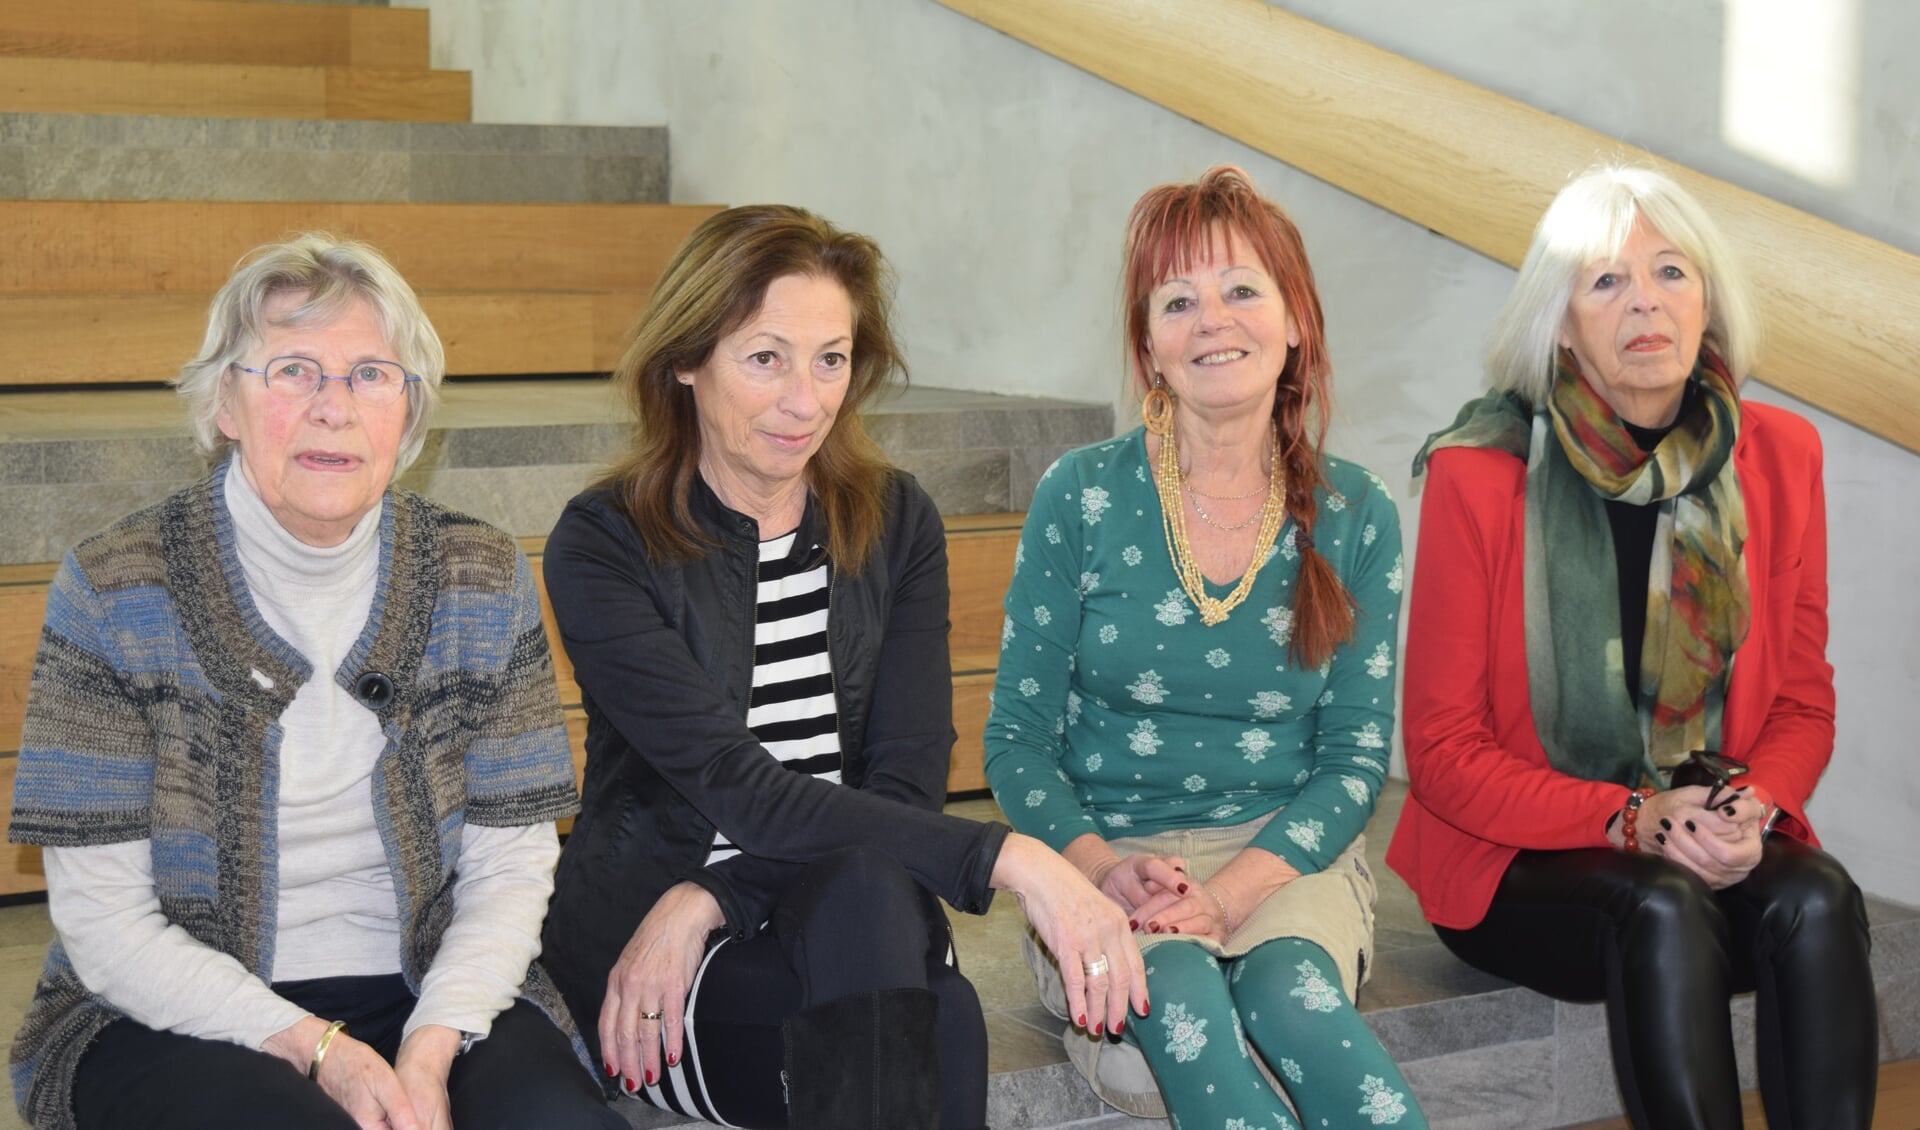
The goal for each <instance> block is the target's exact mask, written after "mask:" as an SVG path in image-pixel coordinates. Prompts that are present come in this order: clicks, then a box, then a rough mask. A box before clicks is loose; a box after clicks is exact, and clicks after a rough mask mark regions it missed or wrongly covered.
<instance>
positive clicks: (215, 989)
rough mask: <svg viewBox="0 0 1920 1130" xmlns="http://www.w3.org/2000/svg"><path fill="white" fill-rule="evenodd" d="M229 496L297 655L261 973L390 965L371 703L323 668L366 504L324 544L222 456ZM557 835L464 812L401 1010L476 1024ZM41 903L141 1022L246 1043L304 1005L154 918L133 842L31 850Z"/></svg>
mask: <svg viewBox="0 0 1920 1130" xmlns="http://www.w3.org/2000/svg"><path fill="white" fill-rule="evenodd" d="M225 487H226V499H227V508H228V511H229V513H230V514H231V516H232V519H233V529H234V541H235V548H236V549H237V551H238V553H239V557H240V565H241V569H242V571H243V572H244V573H245V574H246V578H247V588H248V592H249V593H250V594H251V596H252V597H253V602H254V605H255V607H256V608H258V609H259V611H260V615H261V618H262V619H263V620H265V621H266V623H267V626H268V627H270V628H271V629H272V630H273V631H274V632H275V633H276V634H278V635H279V636H280V637H281V638H282V639H284V640H285V641H286V642H287V643H288V644H289V645H291V646H292V647H293V649H294V650H295V651H298V652H299V653H300V654H301V656H303V657H304V658H305V659H306V660H307V661H308V662H309V663H310V664H311V665H312V667H313V676H312V677H311V678H309V679H308V680H307V682H306V683H305V684H303V685H302V686H301V687H300V689H299V690H298V692H296V693H295V695H294V698H293V701H292V703H290V704H289V705H288V707H287V709H286V711H285V712H284V713H282V714H281V716H280V727H281V730H282V732H283V735H284V736H283V738H282V740H281V747H280V798H279V812H278V821H279V860H280V874H279V887H280V894H279V905H278V907H277V908H276V913H277V917H276V922H277V927H278V930H277V933H276V935H275V939H274V965H273V970H272V975H271V980H274V981H297V980H306V979H309V978H315V977H344V976H361V975H377V974H385V973H396V972H399V970H400V923H399V918H398V913H397V908H396V905H395V902H394V886H393V875H392V873H391V870H390V869H389V867H388V864H387V856H386V850H385V848H384V847H383V846H382V844H381V842H380V834H379V830H378V829H377V828H376V827H375V825H374V818H373V793H372V782H373V770H374V765H375V763H376V762H377V761H378V759H379V757H380V754H381V752H382V751H383V750H384V749H385V748H386V736H385V735H384V734H383V733H382V732H381V729H380V722H379V719H378V717H377V716H376V715H375V714H374V713H373V712H372V711H370V710H368V709H367V708H366V707H365V706H363V705H361V704H360V702H359V701H358V700H356V699H355V698H354V697H353V696H352V694H351V693H349V692H348V691H347V690H346V689H345V688H344V687H342V686H341V685H340V684H339V682H338V681H337V680H336V679H335V677H334V674H335V672H337V671H338V670H339V668H340V665H341V663H342V661H343V660H344V659H345V657H346V655H347V653H348V652H349V651H350V650H351V649H352V648H353V645H354V644H355V643H356V642H357V641H358V640H359V638H360V635H361V633H362V632H363V631H364V629H365V627H366V622H367V614H368V610H369V609H370V608H371V607H372V603H373V596H374V590H375V587H376V585H377V584H378V581H379V567H380V541H379V530H380V515H381V510H380V508H379V507H375V508H374V510H373V511H372V512H371V513H369V514H367V515H366V516H365V517H364V518H362V519H361V520H360V522H359V523H358V524H357V525H356V526H355V527H354V529H353V532H352V533H351V534H349V535H348V537H347V539H346V540H345V541H344V542H342V543H341V544H339V545H337V546H332V547H329V548H324V549H322V548H316V547H314V546H310V545H307V544H305V543H303V542H301V541H299V540H298V539H297V538H295V537H294V536H293V535H292V534H290V533H288V532H287V530H286V529H285V527H283V526H281V525H280V523H279V521H278V520H276V519H275V518H274V516H273V513H272V511H271V510H270V509H269V508H268V507H267V505H266V503H265V502H264V501H263V500H262V499H261V498H260V496H259V494H258V493H257V492H256V491H255V490H254V489H253V485H252V484H251V483H250V482H249V481H248V479H247V477H246V475H245V474H244V473H243V472H242V470H241V461H240V460H239V459H238V458H236V459H234V460H233V461H232V462H231V463H230V464H229V467H228V472H227V477H226V483H225ZM559 851H560V847H559V839H558V837H557V836H556V835H555V834H554V828H553V825H552V824H535V825H528V826H525V827H520V828H483V827H478V826H475V825H472V824H469V825H467V826H466V828H465V830H464V832H463V834H462V838H461V845H460V863H459V879H458V880H457V883H456V886H455V891H454V914H453V920H452V921H451V922H450V923H449V924H448V926H447V930H446V934H445V935H444V937H443V939H442V941H441V946H440V950H439V953H438V955H437V956H436V957H435V959H434V963H433V967H432V969H430V970H429V971H428V973H427V975H426V977H425V978H424V980H423V983H422V984H421V986H420V989H421V991H420V1000H419V1002H418V1004H417V1005H416V1006H415V1008H414V1011H413V1013H412V1015H411V1016H410V1017H409V1018H408V1021H407V1025H406V1031H407V1032H408V1033H411V1032H412V1031H413V1030H414V1029H416V1028H418V1027H420V1026H421V1025H424V1024H442V1025H445V1026H447V1027H449V1028H454V1029H458V1030H461V1031H467V1032H477V1033H481V1034H485V1033H486V1032H487V1031H488V1030H489V1029H490V1028H491V1026H492V1023H493V1017H494V1016H495V1015H496V1014H498V1013H499V1012H500V1011H501V1010H502V1009H505V1008H506V1007H507V1006H508V1005H510V1004H512V1003H513V999H514V997H515V996H516V995H517V994H518V991H519V988H520V983H521V981H522V980H523V979H524V978H525V976H526V970H527V965H528V963H529V962H531V961H532V960H533V959H534V957H536V956H537V955H538V954H539V952H540V924H541V921H542V919H543V917H544V916H545V914H546V907H547V898H548V896H549V895H550V894H551V893H552V890H553V865H554V862H555V860H556V859H558V857H559ZM45 857H46V870H47V902H48V911H49V914H50V916H51V917H52V919H53V924H54V928H55V929H56V930H57V931H59V934H60V940H61V942H62V944H63V945H64V946H65V948H66V951H67V956H68V959H69V960H70V961H72V963H73V967H74V970H75V972H76V973H78V974H79V976H80V980H81V981H82V983H84V984H85V985H86V986H87V987H88V988H89V989H91V990H92V991H94V992H96V993H99V994H100V995H101V996H103V997H105V998H106V999H107V1000H109V1001H111V1002H112V1003H113V1004H114V1005H115V1006H116V1007H118V1008H120V1009H121V1010H122V1011H124V1012H126V1013H127V1014H128V1015H129V1016H131V1017H132V1018H133V1019H135V1020H137V1021H139V1022H140V1023H142V1024H145V1025H147V1026H148V1027H150V1028H155V1029H161V1030H167V1031H174V1032H179V1033H182V1034H184V1035H189V1036H199V1037H203V1038H207V1039H218V1040H228V1041H232V1042H234V1043H239V1044H243V1045H245V1046H248V1047H259V1046H260V1045H261V1044H262V1043H264V1042H265V1041H266V1039H267V1038H268V1037H269V1036H272V1035H273V1034H274V1033H275V1032H279V1031H281V1030H282V1029H284V1028H286V1027H288V1026H289V1025H291V1024H294V1023H296V1022H297V1021H299V1020H301V1019H302V1018H304V1017H305V1016H307V1015H308V1013H307V1012H306V1010H304V1009H302V1008H300V1007H299V1006H297V1005H294V1004H292V1003H291V1002H289V1001H287V1000H286V999H284V998H282V997H281V996H279V995H278V994H276V993H274V992H273V990H272V989H271V988H270V987H268V985H267V984H265V983H263V982H261V980H260V979H259V978H257V977H255V976H253V975H252V974H251V973H249V972H247V970H246V968H245V967H244V966H242V965H241V964H240V963H239V962H237V961H235V960H233V959H232V958H231V957H228V956H227V955H226V954H223V953H221V952H219V951H217V950H214V949H211V948H209V947H207V946H204V945H201V944H200V943H199V942H197V941H195V940H194V939H193V938H192V936H190V935H189V934H187V932H186V931H184V930H182V929H180V928H179V927H177V926H173V925H170V924H169V923H168V922H167V920H166V918H165V916H164V915H163V914H162V913H161V910H160V900H159V898H158V897H157V896H156V895H155V894H154V890H153V869H152V855H151V851H150V845H149V842H148V841H146V840H138V841H134V842H131V843H125V844H113V845H108V846H105V847H82V848H49V849H47V850H46V852H45Z"/></svg>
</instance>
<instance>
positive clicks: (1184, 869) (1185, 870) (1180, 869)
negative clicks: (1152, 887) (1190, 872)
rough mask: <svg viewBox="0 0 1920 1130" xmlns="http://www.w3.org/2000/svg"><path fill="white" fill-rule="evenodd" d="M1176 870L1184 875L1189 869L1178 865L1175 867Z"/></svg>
mask: <svg viewBox="0 0 1920 1130" xmlns="http://www.w3.org/2000/svg"><path fill="white" fill-rule="evenodd" d="M1174 870H1175V871H1178V872H1180V874H1182V875H1185V874H1186V873H1187V869H1186V868H1184V867H1176V868H1174Z"/></svg>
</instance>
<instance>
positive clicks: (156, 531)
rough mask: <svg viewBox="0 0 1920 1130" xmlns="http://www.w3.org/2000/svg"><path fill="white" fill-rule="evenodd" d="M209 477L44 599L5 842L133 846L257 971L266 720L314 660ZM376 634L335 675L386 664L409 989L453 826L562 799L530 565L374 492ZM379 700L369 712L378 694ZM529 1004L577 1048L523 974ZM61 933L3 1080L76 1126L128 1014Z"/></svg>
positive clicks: (265, 881) (271, 816)
mask: <svg viewBox="0 0 1920 1130" xmlns="http://www.w3.org/2000/svg"><path fill="white" fill-rule="evenodd" d="M224 473H225V467H224V465H223V466H222V467H221V468H219V469H216V470H215V471H214V473H213V474H212V475H210V476H209V477H208V478H206V479H203V480H201V481H200V482H199V483H197V484H195V485H193V486H191V487H188V488H186V489H185V490H182V491H180V492H178V493H176V494H174V495H172V496H170V497H169V498H167V499H165V500H164V501H162V502H160V503H159V504H157V505H155V506H153V507H150V508H148V509H146V510H143V511H140V512H139V513H136V514H134V515H132V516H130V517H128V518H126V519H123V520H122V521H121V522H119V523H118V524H116V525H115V526H113V527H112V528H110V529H108V530H106V531H105V532H103V533H100V534H97V535H94V536H93V537H91V538H88V539H87V540H86V541H84V542H82V543H81V544H80V545H79V546H78V547H76V548H75V549H74V550H73V552H72V553H70V554H69V555H68V556H67V558H66V560H65V561H64V562H63V563H62V564H61V567H60V570H59V572H58V574H57V575H56V576H55V578H54V581H53V585H52V589H51V592H50V593H49V598H48V602H47V618H46V624H45V627H44V628H43V629H42V630H41V635H40V647H39V653H38V655H37V656H36V658H35V660H34V671H33V682H32V687H31V690H30V691H29V695H28V700H27V715H26V724H25V727H24V730H23V732H22V736H21V750H20V759H19V771H18V777H17V781H16V784H15V788H14V812H13V825H12V830H11V833H10V838H11V839H12V840H13V841H14V842H16V843H29V844H40V845H43V846H52V847H84V846H91V845H100V844H111V843H121V842H127V841H133V840H148V841H150V843H151V845H152V852H153V881H154V888H155V892H156V894H157V895H158V897H159V900H160V906H161V910H162V911H163V913H165V915H166V916H167V919H168V920H169V921H170V922H172V923H174V924H175V925H178V926H180V927H181V928H183V929H185V930H186V931H187V932H188V933H189V934H191V935H192V936H193V937H194V938H195V939H196V940H197V941H199V942H201V943H202V944H204V945H207V946H209V947H212V948H214V949H218V950H220V951H222V952H224V953H227V954H229V955H231V956H232V957H233V958H234V959H235V960H237V961H239V962H240V963H241V964H242V965H244V966H246V967H247V968H248V969H250V970H252V971H253V972H254V973H255V975H257V976H259V977H260V978H261V979H262V980H265V979H266V978H267V977H268V976H269V973H270V971H271V970H272V968H273V946H274V937H275V933H276V928H275V922H274V915H275V911H276V908H277V906H278V872H279V867H278V851H277V842H276V831H277V829H276V827H275V816H276V812H277V798H278V794H279V753H280V739H281V731H280V726H279V719H280V716H281V714H282V713H283V712H284V711H285V710H286V708H287V705H288V704H289V703H290V702H292V700H293V696H294V694H295V692H296V691H298V689H299V688H300V686H301V684H302V683H304V682H305V681H306V680H307V679H308V677H309V676H310V675H312V674H313V672H312V671H311V669H310V665H309V664H308V663H307V662H306V661H305V660H304V659H303V658H302V657H301V656H300V655H299V653H298V652H296V651H294V650H293V649H292V648H291V647H290V646H288V645H287V644H286V642H285V641H283V640H281V639H280V638H279V637H278V636H277V635H276V634H275V633H274V632H273V631H272V629H270V628H269V627H268V626H267V625H266V622H265V621H264V620H263V619H262V618H261V616H260V613H259V611H258V609H257V608H256V607H255V606H254V603H253V600H252V597H251V596H250V595H249V594H248V591H247V584H246V578H245V574H244V573H243V572H242V569H241V565H240V560H239V557H238V554H237V553H236V551H235V545H234V531H233V526H232V521H231V518H230V515H229V512H228V509H227V505H226V500H225V497H224V489H223V487H224ZM379 536H380V548H379V553H380V565H379V577H378V580H377V582H376V587H375V592H374V598H373V606H372V608H371V610H370V611H369V613H368V616H367V624H366V627H365V629H364V630H363V632H362V633H361V635H360V638H359V640H358V641H357V642H356V643H355V645H354V646H353V648H352V650H351V651H350V652H349V653H348V656H347V659H346V661H345V662H344V663H342V664H341V667H340V669H339V670H338V671H336V672H333V674H332V677H333V678H334V679H335V680H336V681H337V682H338V683H339V684H340V685H341V686H343V687H347V688H351V687H353V686H354V685H355V683H356V682H357V681H358V680H359V679H360V678H361V677H362V676H363V675H365V674H367V673H370V672H379V673H381V674H384V675H385V676H387V678H388V679H389V680H390V681H391V684H392V687H393V695H392V697H391V701H389V702H387V703H386V704H385V705H384V706H383V707H380V708H379V709H378V710H377V713H378V716H379V719H380V724H381V728H382V730H383V731H384V732H385V734H386V738H387V745H386V748H385V749H384V750H383V751H382V752H381V754H380V758H379V761H378V762H377V764H376V765H375V768H374V778H373V807H374V821H375V824H376V826H377V827H378V829H379V832H380V838H381V841H382V842H383V843H384V844H385V846H386V851H387V858H388V862H389V865H390V866H391V868H392V871H393V876H394V894H395V900H396V904H397V905H396V907H395V914H396V917H397V918H398V920H399V922H400V924H401V929H400V937H401V949H402V952H401V954H400V959H401V971H402V973H403V975H404V976H405V978H406V981H407V984H408V986H409V987H411V988H412V989H413V990H414V991H415V992H416V993H417V992H418V991H419V987H420V981H421V978H422V977H423V976H424V975H425V974H426V972H427V969H428V967H429V966H430V965H431V964H432V962H433V958H434V954H435V953H436V952H437V951H438V948H439V944H440V938H441V934H442V933H443V931H444V930H445V929H446V926H447V923H448V922H449V921H450V920H451V918H452V916H453V911H454V882H455V876H456V871H457V868H458V865H459V851H460V839H461V830H462V827H463V825H464V823H465V822H466V821H469V820H470V821H472V822H474V823H475V824H477V825H484V826H492V827H509V826H516V825H524V824H532V823H538V822H543V821H548V820H555V819H558V818H560V817H563V816H567V815H570V814H571V813H573V812H574V811H575V810H576V808H577V802H576V794H575V792H574V785H573V766H572V759H571V757H570V755H569V752H568V747H567V736H566V731H565V727H564V725H563V723H562V720H561V715H560V707H559V699H558V696H557V694H556V691H555V686H554V678H553V664H552V657H551V656H550V654H549V653H548V650H547V641H546V635H545V632H544V631H543V629H542V626H541V620H540V604H539V597H538V594H537V592H536V590H535V587H534V583H533V575H532V570H531V568H530V567H529V565H528V564H527V560H526V558H525V556H524V555H522V554H521V553H520V552H519V548H518V547H517V546H516V545H515V544H514V543H513V541H512V539H511V538H509V537H507V536H506V535H505V534H503V533H501V532H500V531H498V530H496V529H494V528H493V527H491V526H488V525H486V524H485V523H483V522H480V521H478V520H476V519H473V518H469V517H466V516H465V515H462V514H457V513H455V512H453V511H451V510H448V509H445V508H444V507H441V506H438V505H436V504H434V503H432V502H429V501H427V500H426V499H423V498H421V497H419V496H418V495H415V494H413V493H411V492H408V491H404V490H400V489H397V488H396V489H393V490H390V491H389V492H388V493H387V496H386V504H385V507H384V511H383V516H382V518H381V522H380V535H379ZM370 705H371V703H370ZM521 992H522V995H523V996H525V997H526V998H528V999H529V1000H530V1001H532V1002H533V1003H535V1004H537V1005H538V1006H539V1007H540V1008H541V1009H543V1010H544V1011H545V1012H546V1013H547V1015H548V1016H550V1017H552V1018H553V1020H554V1021H555V1023H556V1024H558V1025H559V1026H560V1027H561V1029H562V1030H563V1031H565V1032H566V1033H567V1035H568V1036H569V1038H570V1039H572V1041H573V1044H574V1047H575V1050H576V1053H577V1054H580V1055H581V1056H582V1066H583V1067H585V1066H586V1061H585V1058H584V1047H583V1045H582V1044H581V1043H580V1040H579V1036H578V1033H577V1031H576V1030H575V1029H574V1027H573V1024H572V1022H571V1020H570V1019H569V1017H568V1015H567V1012H566V1009H565V1006H564V1005H563V1004H562V1003H561V1002H560V998H559V994H558V993H557V992H556V991H555V990H554V988H553V985H552V982H551V981H550V980H549V979H548V978H547V976H546V974H545V972H544V971H543V970H542V969H541V968H540V966H539V965H538V963H535V964H534V965H533V966H532V968H530V969H529V971H528V975H527V980H526V982H525V984H524V985H523V987H522V990H521ZM120 1017H121V1013H120V1012H119V1010H118V1009H116V1008H115V1007H114V1006H113V1004H112V1003H111V1002H109V1001H107V1000H105V999H103V998H101V997H99V996H97V995H95V994H93V993H91V992H89V991H88V989H87V988H86V986H85V985H84V984H82V983H81V982H80V979H79V978H78V976H76V975H75V973H74V970H73V967H72V965H71V964H70V963H69V962H68V961H67V958H66V955H65V953H64V952H63V951H62V948H61V945H60V942H59V940H58V939H57V938H56V939H55V941H54V943H53V945H52V947H51V949H50V950H49V952H48V954H47V960H46V965H45V967H44V969H43V970H42V973H41V977H40V982H39V985H38V987H37V988H36V990H35V994H34V999H33V1003H32V1005H31V1006H30V1007H29V1009H28V1012H27V1016H26V1021H25V1023H24V1024H23V1025H22V1027H21V1029H20V1032H19V1034H18V1036H16V1037H15V1040H14V1045H13V1052H12V1076H13V1086H14V1095H15V1101H16V1102H17V1103H18V1105H19V1108H20V1112H21V1114H22V1115H23V1116H24V1117H25V1118H26V1119H27V1121H28V1122H30V1123H31V1124H32V1125H34V1126H36V1127H39V1128H41V1130H55V1128H57V1130H69V1128H71V1127H72V1126H73V1125H74V1123H73V1114H72V1088H73V1080H74V1073H75V1070H76V1068H77V1067H78V1065H79V1062H80V1058H81V1056H82V1055H83V1054H84V1053H85V1052H86V1049H87V1047H88V1045H89V1044H90V1043H91V1042H92V1040H93V1038H94V1036H95V1035H96V1034H97V1033H98V1032H99V1031H100V1030H101V1029H102V1028H104V1027H106V1026H107V1025H108V1024H110V1023H112V1022H113V1021H115V1020H117V1019H120Z"/></svg>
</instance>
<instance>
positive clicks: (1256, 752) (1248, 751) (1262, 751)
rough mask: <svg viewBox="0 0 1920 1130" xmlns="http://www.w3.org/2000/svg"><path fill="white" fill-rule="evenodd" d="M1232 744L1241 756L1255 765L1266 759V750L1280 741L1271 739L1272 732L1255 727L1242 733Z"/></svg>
mask: <svg viewBox="0 0 1920 1130" xmlns="http://www.w3.org/2000/svg"><path fill="white" fill-rule="evenodd" d="M1233 744H1234V746H1235V747H1236V748H1238V749H1239V750H1240V752H1241V755H1242V756H1244V757H1245V758H1246V759H1247V760H1248V761H1250V762H1252V763H1254V764H1256V765H1257V764H1259V763H1260V762H1262V761H1264V760H1266V757H1267V751H1268V750H1270V749H1272V748H1273V747H1274V746H1276V745H1278V744H1280V743H1278V742H1276V741H1274V740H1273V735H1272V734H1269V733H1267V732H1266V731H1265V730H1262V729H1259V728H1255V729H1252V730H1247V731H1245V732H1244V733H1242V734H1241V735H1240V740H1239V741H1237V742H1235V743H1233Z"/></svg>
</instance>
